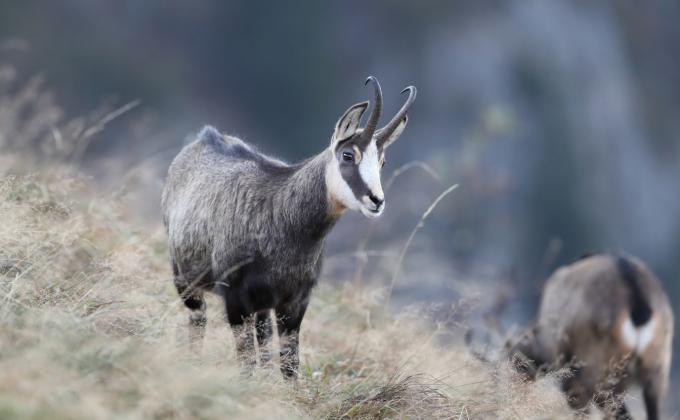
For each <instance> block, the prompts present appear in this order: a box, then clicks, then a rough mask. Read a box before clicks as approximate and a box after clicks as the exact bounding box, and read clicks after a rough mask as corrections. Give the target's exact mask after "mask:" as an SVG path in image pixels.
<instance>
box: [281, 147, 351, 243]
mask: <svg viewBox="0 0 680 420" xmlns="http://www.w3.org/2000/svg"><path fill="white" fill-rule="evenodd" d="M332 158H333V157H332V155H331V153H330V152H329V151H328V150H324V151H323V152H321V153H319V154H318V155H316V156H313V157H311V158H309V159H307V160H305V161H303V162H300V163H299V164H297V165H294V166H293V172H292V173H291V174H290V176H289V177H287V179H286V181H285V182H284V183H283V185H281V187H280V189H279V190H278V194H277V195H278V198H279V199H278V200H276V202H275V206H277V207H275V208H274V209H273V210H274V212H275V213H277V214H278V216H279V217H280V218H281V219H282V220H285V221H286V222H287V223H286V225H288V226H290V227H291V231H294V232H299V233H306V234H307V235H311V237H312V239H318V240H322V239H323V237H325V235H326V234H327V233H328V231H329V230H330V228H331V227H332V226H333V224H334V223H335V222H336V221H337V219H338V217H339V213H337V212H334V211H333V206H332V203H331V200H330V195H329V193H328V188H327V186H326V167H327V166H328V164H329V163H330V162H331V159H332Z"/></svg>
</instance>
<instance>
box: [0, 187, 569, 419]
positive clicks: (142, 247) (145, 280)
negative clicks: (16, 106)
mask: <svg viewBox="0 0 680 420" xmlns="http://www.w3.org/2000/svg"><path fill="white" fill-rule="evenodd" d="M131 211H132V210H130V209H129V208H127V207H126V205H125V204H124V203H123V202H122V201H120V200H119V199H118V198H117V197H116V196H101V195H100V193H96V188H95V186H94V185H92V183H91V181H89V180H87V179H85V178H82V177H80V176H78V175H77V174H75V175H74V174H73V173H70V174H66V175H57V174H55V173H52V174H51V175H50V176H49V177H45V176H40V175H35V176H28V177H26V176H10V175H2V177H1V178H0V221H1V222H0V300H1V301H2V303H1V304H0V372H2V374H0V418H3V419H14V418H34V419H41V418H45V419H47V418H49V419H54V418H69V419H70V418H83V419H91V418H131V419H136V418H179V419H188V418H206V419H210V418H517V419H520V418H521V419H524V418H533V417H540V418H545V417H564V416H568V410H567V409H566V407H565V402H564V399H563V398H562V396H561V395H560V394H559V392H557V391H556V389H555V387H554V386H553V384H552V383H551V380H550V379H549V378H547V379H544V380H542V381H541V382H539V383H536V384H525V383H523V382H521V381H520V380H519V379H518V377H516V376H515V375H514V374H513V373H512V372H511V371H510V370H509V369H508V367H507V366H503V365H501V366H486V365H482V364H481V363H480V362H478V361H477V360H475V359H474V358H472V357H471V356H470V355H469V354H468V352H467V351H466V350H465V348H464V347H462V346H454V347H449V348H443V347H442V346H439V345H437V344H436V343H437V341H438V340H437V334H439V331H438V330H437V329H433V328H432V327H429V326H425V325H423V324H422V323H421V322H420V321H418V316H417V314H415V313H408V314H403V315H400V316H397V317H393V316H390V315H387V314H386V313H385V312H384V310H383V309H382V306H383V305H382V303H383V302H384V298H383V295H382V293H381V291H380V290H372V289H366V290H353V289H351V288H349V287H346V288H333V287H330V286H325V285H324V283H326V284H327V283H328V281H324V279H321V282H320V283H321V286H319V287H318V288H317V290H316V291H315V293H314V296H313V299H312V303H311V306H310V309H309V311H308V315H307V317H306V318H305V321H304V324H303V328H302V344H301V350H302V357H301V359H302V366H301V375H300V376H301V377H300V380H299V382H298V384H297V385H293V384H290V383H286V382H284V381H283V380H281V379H280V375H279V374H278V370H270V369H260V370H259V371H258V373H257V374H256V375H255V376H254V377H252V378H245V377H242V376H240V374H239V372H238V370H237V369H236V367H235V361H234V354H233V348H232V343H231V333H230V330H229V328H228V327H227V326H226V324H225V322H224V321H223V308H222V305H221V303H220V301H219V300H218V299H217V298H211V299H210V300H209V301H208V305H209V325H208V333H207V336H206V341H205V343H204V348H203V352H202V354H201V355H199V354H196V353H194V352H192V350H191V348H190V347H189V346H188V344H187V340H186V339H185V337H186V330H185V326H186V317H187V314H186V312H185V310H184V308H182V307H181V305H180V302H179V299H178V298H177V296H176V292H175V290H174V288H173V286H172V282H171V281H170V272H169V266H168V263H167V255H166V250H165V235H164V233H163V231H162V229H161V227H160V226H159V225H155V226H151V227H140V226H135V225H134V224H133V223H132V222H131V221H130V220H129V217H128V216H129V214H130V212H131Z"/></svg>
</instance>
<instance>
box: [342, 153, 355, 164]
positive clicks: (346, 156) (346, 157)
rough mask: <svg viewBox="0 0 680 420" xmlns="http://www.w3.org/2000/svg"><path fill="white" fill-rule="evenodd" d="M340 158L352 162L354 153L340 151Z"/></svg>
mask: <svg viewBox="0 0 680 420" xmlns="http://www.w3.org/2000/svg"><path fill="white" fill-rule="evenodd" d="M342 160H344V161H345V162H352V161H354V154H353V153H352V152H342Z"/></svg>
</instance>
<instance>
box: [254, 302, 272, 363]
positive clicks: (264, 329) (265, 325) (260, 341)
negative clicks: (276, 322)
mask: <svg viewBox="0 0 680 420" xmlns="http://www.w3.org/2000/svg"><path fill="white" fill-rule="evenodd" d="M255 332H256V334H257V345H258V349H259V351H260V363H261V364H262V366H265V365H268V364H269V362H271V360H272V349H271V342H272V332H273V326H272V315H271V310H269V309H267V310H264V311H259V312H258V313H257V314H255Z"/></svg>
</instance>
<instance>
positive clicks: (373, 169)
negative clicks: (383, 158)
mask: <svg viewBox="0 0 680 420" xmlns="http://www.w3.org/2000/svg"><path fill="white" fill-rule="evenodd" d="M380 166H381V165H380V156H379V155H378V146H377V145H376V144H375V140H371V143H369V145H368V147H367V148H366V151H365V152H364V155H363V157H362V159H361V162H360V163H359V174H360V175H361V179H363V180H364V183H366V186H367V187H368V189H369V191H371V194H373V195H374V196H376V197H377V198H378V199H380V200H384V199H385V194H384V193H383V190H382V185H380ZM367 198H368V197H367ZM362 199H363V197H362ZM369 202H370V200H369ZM371 204H372V203H371Z"/></svg>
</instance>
